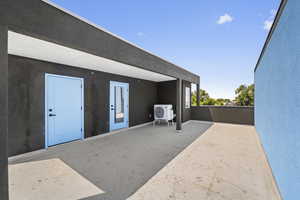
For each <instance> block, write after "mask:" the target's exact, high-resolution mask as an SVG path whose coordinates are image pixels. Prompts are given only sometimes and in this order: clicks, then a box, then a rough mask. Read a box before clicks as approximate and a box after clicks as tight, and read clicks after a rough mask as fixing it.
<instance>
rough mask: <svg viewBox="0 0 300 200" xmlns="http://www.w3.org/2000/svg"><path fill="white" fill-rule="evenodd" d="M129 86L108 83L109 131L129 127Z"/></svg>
mask: <svg viewBox="0 0 300 200" xmlns="http://www.w3.org/2000/svg"><path fill="white" fill-rule="evenodd" d="M128 103H129V84H128V83H121V82H115V81H110V120H109V121H110V123H109V124H110V131H113V130H116V129H121V128H126V127H128V125H129V118H128V111H129V105H128Z"/></svg>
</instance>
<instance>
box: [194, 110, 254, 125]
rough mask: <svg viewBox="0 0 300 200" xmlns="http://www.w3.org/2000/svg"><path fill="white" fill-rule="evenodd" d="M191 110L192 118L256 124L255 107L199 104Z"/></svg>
mask: <svg viewBox="0 0 300 200" xmlns="http://www.w3.org/2000/svg"><path fill="white" fill-rule="evenodd" d="M191 110H192V112H191V116H192V120H201V121H213V122H224V123H233V124H246V125H254V108H253V107H230V106H198V107H192V109H191Z"/></svg>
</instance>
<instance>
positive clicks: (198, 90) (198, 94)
mask: <svg viewBox="0 0 300 200" xmlns="http://www.w3.org/2000/svg"><path fill="white" fill-rule="evenodd" d="M196 92H197V106H200V84H199V83H198V84H197V91H196Z"/></svg>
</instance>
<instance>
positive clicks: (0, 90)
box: [0, 25, 8, 200]
mask: <svg viewBox="0 0 300 200" xmlns="http://www.w3.org/2000/svg"><path fill="white" fill-rule="evenodd" d="M0 75H1V78H0V110H1V112H0V199H1V200H7V199H8V168H7V133H8V126H7V124H8V122H7V121H8V119H7V113H8V102H7V97H8V84H7V83H8V81H7V80H8V63H7V27H4V26H1V25H0Z"/></svg>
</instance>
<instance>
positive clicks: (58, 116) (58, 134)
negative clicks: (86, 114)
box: [45, 74, 83, 147]
mask: <svg viewBox="0 0 300 200" xmlns="http://www.w3.org/2000/svg"><path fill="white" fill-rule="evenodd" d="M45 81H46V92H45V94H46V97H45V100H46V102H45V107H46V108H45V114H46V147H48V146H53V145H57V144H61V143H65V142H70V141H73V140H79V139H82V138H83V79H81V78H74V77H66V76H58V75H52V74H46V80H45Z"/></svg>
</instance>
